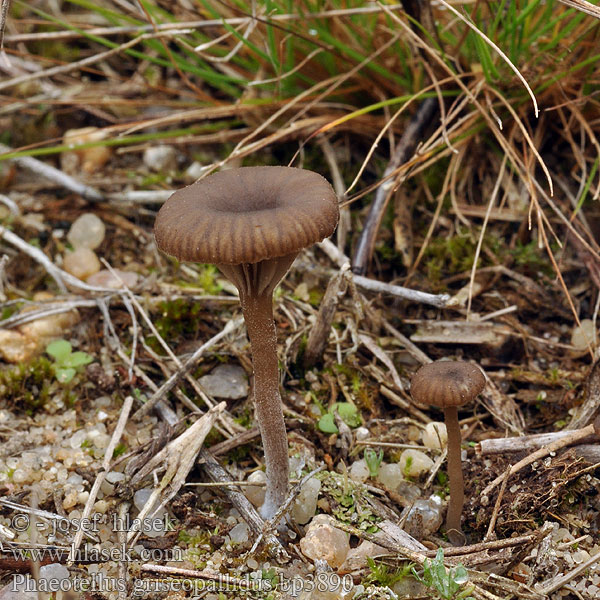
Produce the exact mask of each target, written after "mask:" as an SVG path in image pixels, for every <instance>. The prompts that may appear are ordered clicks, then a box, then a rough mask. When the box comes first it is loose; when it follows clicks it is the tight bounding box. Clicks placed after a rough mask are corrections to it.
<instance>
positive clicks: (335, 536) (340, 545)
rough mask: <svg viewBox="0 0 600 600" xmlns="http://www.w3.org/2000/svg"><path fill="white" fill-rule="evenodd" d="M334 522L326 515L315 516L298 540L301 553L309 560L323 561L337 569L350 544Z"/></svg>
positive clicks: (344, 557) (346, 536)
mask: <svg viewBox="0 0 600 600" xmlns="http://www.w3.org/2000/svg"><path fill="white" fill-rule="evenodd" d="M334 525H335V520H334V519H332V518H331V517H330V516H328V515H317V516H316V517H314V518H313V520H312V521H311V522H310V525H309V526H308V528H307V530H306V535H305V536H304V537H303V538H302V539H301V540H300V549H301V550H302V553H303V554H304V555H305V556H306V557H307V558H310V559H311V560H313V561H315V560H324V561H326V562H327V564H328V565H329V566H330V567H331V568H333V569H337V568H338V567H339V566H340V565H341V564H343V562H344V560H345V559H346V556H347V555H348V552H349V550H350V544H349V543H348V535H347V534H346V533H345V532H344V531H342V530H340V529H337V528H336V527H335V526H334Z"/></svg>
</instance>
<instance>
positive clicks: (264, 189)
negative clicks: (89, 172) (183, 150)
mask: <svg viewBox="0 0 600 600" xmlns="http://www.w3.org/2000/svg"><path fill="white" fill-rule="evenodd" d="M338 217H339V209H338V200H337V197H336V195H335V192H334V191H333V188H332V187H331V185H330V184H329V183H328V182H327V180H326V179H325V178H324V177H321V175H319V174H318V173H314V172H312V171H307V170H304V169H295V168H293V167H241V168H239V169H230V170H227V171H220V172H218V173H214V174H213V175H209V176H208V177H206V178H205V179H202V180H200V181H197V182H196V183H193V184H192V185H190V186H188V187H186V188H183V189H182V190H178V191H177V192H175V193H174V194H173V195H172V196H171V197H170V198H169V199H168V200H167V201H166V202H165V204H164V205H163V206H162V208H161V209H160V211H159V212H158V216H157V217H156V222H155V224H154V235H155V237H156V243H157V244H158V247H159V248H160V249H161V250H162V251H163V252H165V253H166V254H169V255H171V256H174V257H176V258H177V259H179V260H182V261H191V262H202V263H213V264H222V265H239V264H244V263H257V262H260V261H263V260H266V259H269V258H277V257H280V256H285V255H290V254H295V253H298V252H299V251H300V250H302V249H303V248H306V247H308V246H310V245H312V244H314V243H315V242H320V241H321V240H323V239H324V238H326V237H328V236H329V235H331V234H332V233H333V231H334V230H335V227H336V225H337V221H338Z"/></svg>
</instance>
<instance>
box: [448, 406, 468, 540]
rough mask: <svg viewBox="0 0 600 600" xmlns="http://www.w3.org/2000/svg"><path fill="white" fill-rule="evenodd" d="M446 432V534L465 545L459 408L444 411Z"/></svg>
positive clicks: (452, 407)
mask: <svg viewBox="0 0 600 600" xmlns="http://www.w3.org/2000/svg"><path fill="white" fill-rule="evenodd" d="M444 418H445V420H446V430H447V432H448V484H449V486H450V502H449V503H448V512H447V513H446V533H447V534H448V539H449V540H450V542H451V543H452V544H453V545H454V546H460V545H462V544H463V543H464V541H465V537H464V535H463V533H462V529H461V526H460V517H461V515H462V510H463V505H464V503H465V489H464V480H463V472H462V461H461V456H460V454H461V441H462V439H461V434H460V425H459V423H458V408H457V407H456V406H448V407H446V408H445V409H444Z"/></svg>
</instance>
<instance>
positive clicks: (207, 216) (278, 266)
mask: <svg viewBox="0 0 600 600" xmlns="http://www.w3.org/2000/svg"><path fill="white" fill-rule="evenodd" d="M338 215H339V210H338V201H337V197H336V195H335V192H334V191H333V188H332V187H331V186H330V185H329V183H328V182H327V181H326V180H325V179H324V178H323V177H321V175H318V174H317V173H313V172H311V171H306V170H303V169H294V168H291V167H243V168H239V169H231V170H228V171H221V172H219V173H215V174H213V175H210V176H209V177H206V178H205V179H202V180H200V181H198V182H196V183H194V184H192V185H190V186H188V187H186V188H184V189H182V190H179V191H177V192H175V193H174V194H173V195H172V196H171V197H170V198H169V199H168V200H167V202H166V203H165V204H164V205H163V207H162V208H161V209H160V211H159V213H158V216H157V218H156V223H155V225H154V235H155V237H156V242H157V244H158V247H159V248H160V249H161V250H162V251H163V252H165V253H166V254H170V255H171V256H175V257H176V258H177V259H179V260H182V261H193V262H202V263H213V264H215V265H216V266H217V267H218V268H219V269H220V271H221V272H222V273H223V274H224V275H225V276H226V277H227V278H228V279H229V280H230V281H231V282H232V283H233V284H234V285H235V286H236V287H237V288H238V290H239V293H240V303H241V305H242V312H243V314H244V319H245V321H246V327H247V330H248V338H249V339H250V346H251V349H252V360H253V366H254V400H255V405H256V415H257V419H258V424H259V427H260V432H261V437H262V442H263V447H264V452H265V465H266V475H267V490H266V495H265V502H264V504H263V506H262V509H261V513H262V516H263V517H264V518H271V517H273V516H274V514H275V513H276V512H277V509H278V508H279V507H280V506H281V504H282V503H283V501H284V500H285V497H286V495H287V490H288V445H287V436H286V431H285V423H284V420H283V412H282V407H281V396H280V394H279V369H278V364H277V337H276V333H275V323H274V321H273V290H274V289H275V286H276V285H277V283H278V282H279V281H280V279H281V278H282V277H283V276H284V275H285V274H286V272H287V271H288V269H289V268H290V266H291V264H292V262H293V261H294V259H295V258H296V255H297V254H298V252H299V251H300V250H302V249H303V248H306V247H308V246H311V245H312V244H314V243H315V242H319V241H321V240H322V239H324V238H326V237H328V236H330V235H331V234H332V233H333V231H334V229H335V227H336V225H337V221H338Z"/></svg>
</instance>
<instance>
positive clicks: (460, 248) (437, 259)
mask: <svg viewBox="0 0 600 600" xmlns="http://www.w3.org/2000/svg"><path fill="white" fill-rule="evenodd" d="M476 245H477V240H476V239H474V238H473V236H472V235H471V234H470V233H469V234H458V235H454V236H452V237H450V238H435V239H433V240H431V242H430V243H429V245H428V246H427V249H426V250H425V261H424V262H425V267H426V269H427V278H428V279H429V280H430V281H435V282H438V281H440V280H441V279H442V278H444V277H448V276H449V275H455V274H456V273H462V272H464V271H468V270H469V269H471V267H472V266H473V258H474V256H475V248H476Z"/></svg>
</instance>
